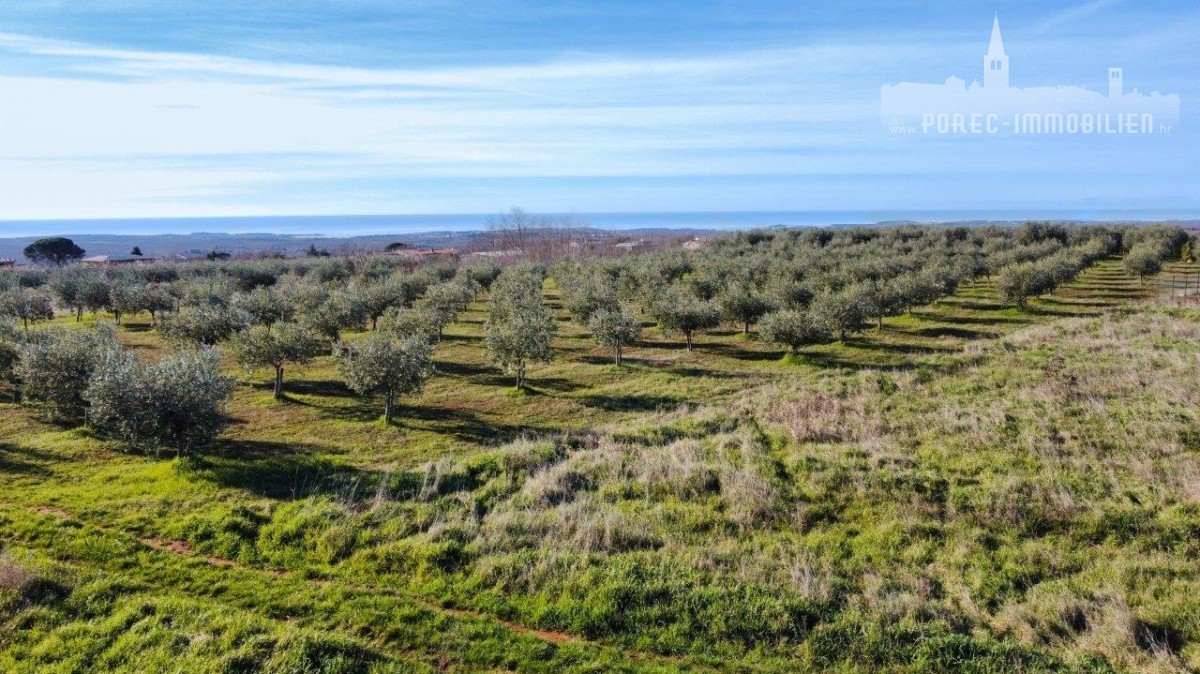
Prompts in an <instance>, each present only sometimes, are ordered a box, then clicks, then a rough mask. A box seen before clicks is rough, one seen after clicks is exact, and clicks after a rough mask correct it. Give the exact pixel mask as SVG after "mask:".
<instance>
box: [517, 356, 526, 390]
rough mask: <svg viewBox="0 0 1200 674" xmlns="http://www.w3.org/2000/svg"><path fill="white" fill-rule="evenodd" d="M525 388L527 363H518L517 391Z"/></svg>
mask: <svg viewBox="0 0 1200 674" xmlns="http://www.w3.org/2000/svg"><path fill="white" fill-rule="evenodd" d="M523 388H525V363H524V362H520V363H517V389H518V390H520V389H523Z"/></svg>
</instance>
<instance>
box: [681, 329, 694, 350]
mask: <svg viewBox="0 0 1200 674" xmlns="http://www.w3.org/2000/svg"><path fill="white" fill-rule="evenodd" d="M683 339H684V341H685V342H687V350H688V351H691V350H692V333H691V332H690V331H689V332H685V333H683Z"/></svg>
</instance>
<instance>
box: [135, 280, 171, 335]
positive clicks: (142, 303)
mask: <svg viewBox="0 0 1200 674" xmlns="http://www.w3.org/2000/svg"><path fill="white" fill-rule="evenodd" d="M138 308H139V310H141V311H145V312H146V313H148V314H150V323H151V325H154V326H157V325H158V319H159V318H160V317H161V316H162V315H163V314H164V313H166V312H169V311H174V310H175V298H174V297H172V296H171V293H169V292H167V289H166V288H164V287H163V286H162V285H161V284H158V283H154V284H150V285H147V286H144V287H143V290H142V294H141V296H140V297H139V298H138Z"/></svg>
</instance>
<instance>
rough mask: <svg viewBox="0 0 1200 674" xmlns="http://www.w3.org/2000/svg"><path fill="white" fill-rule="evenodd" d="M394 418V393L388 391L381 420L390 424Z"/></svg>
mask: <svg viewBox="0 0 1200 674" xmlns="http://www.w3.org/2000/svg"><path fill="white" fill-rule="evenodd" d="M395 418H396V394H394V393H388V394H387V402H386V404H385V407H384V410H383V422H384V423H385V424H387V425H389V426H391V425H392V420H393V419H395Z"/></svg>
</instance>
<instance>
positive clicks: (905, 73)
mask: <svg viewBox="0 0 1200 674" xmlns="http://www.w3.org/2000/svg"><path fill="white" fill-rule="evenodd" d="M996 13H999V16H1000V21H1001V25H1002V28H1003V30H1004V38H1005V44H1006V47H1007V50H1008V53H1009V56H1010V58H1011V62H1012V65H1011V70H1012V83H1013V85H1015V86H1053V85H1059V84H1069V85H1081V86H1086V87H1089V88H1092V89H1095V90H1103V89H1104V88H1105V86H1106V81H1105V73H1106V69H1107V68H1108V67H1109V66H1122V67H1124V69H1125V73H1126V75H1125V76H1126V81H1127V85H1126V86H1127V87H1128V88H1134V87H1136V88H1138V89H1139V90H1141V91H1144V92H1149V91H1160V92H1163V93H1174V94H1178V95H1179V96H1180V98H1181V100H1182V110H1183V112H1182V118H1181V120H1180V124H1179V126H1178V128H1177V129H1175V130H1174V131H1173V132H1172V133H1171V134H1170V135H1161V136H1141V137H1128V136H1126V137H1095V136H1092V137H1069V138H1062V137H1036V138H1013V137H970V138H945V137H898V136H896V135H893V134H889V133H888V130H887V129H886V128H885V127H883V125H882V123H881V121H880V115H879V87H880V85H883V84H892V83H896V82H899V81H902V80H911V81H922V82H941V81H943V80H944V79H945V78H946V77H948V76H951V75H953V76H958V77H961V78H963V79H964V80H966V81H967V82H970V81H971V80H973V79H976V78H980V77H981V76H982V72H981V71H982V60H981V59H982V55H983V53H984V51H985V50H986V48H987V42H988V36H989V33H990V29H991V23H992V19H993V16H994V15H995V14H996ZM1197 35H1200V7H1198V6H1197V5H1196V4H1195V3H1194V0H1193V1H1190V2H1183V1H1179V2H1152V1H1141V2H1138V1H1134V0H1090V1H1084V2H1079V1H1075V2H1046V1H1033V0H1020V1H999V0H993V2H990V3H977V2H955V3H937V5H936V6H930V4H929V3H925V2H908V1H905V0H892V1H889V2H845V3H801V2H773V1H771V0H759V1H756V2H626V1H608V2H584V1H572V2H526V3H521V4H520V6H517V3H512V2H493V1H491V0H472V1H468V2H458V1H455V0H399V1H396V0H390V1H382V0H381V1H376V0H347V1H343V2H336V3H335V2H314V1H311V0H292V1H290V2H254V3H249V2H245V1H244V0H243V1H241V2H232V1H229V0H206V1H205V2H202V3H199V2H191V1H188V2H183V1H172V0H109V1H100V0H97V1H93V2H83V1H71V0H5V2H4V3H3V4H2V5H0V220H5V219H41V218H105V217H170V216H227V215H288V214H296V215H300V214H345V213H363V214H367V213H447V212H449V213H468V212H496V211H500V210H504V209H506V208H507V207H508V206H510V205H513V204H520V205H523V206H525V207H527V208H529V209H532V210H540V211H557V212H567V211H574V212H603V211H680V210H682V211H707V210H740V211H745V210H845V209H855V210H862V209H880V210H895V209H914V210H915V209H921V210H928V209H939V208H946V209H964V208H973V209H984V210H986V209H1006V210H1012V209H1022V208H1029V209H1061V210H1079V211H1080V212H1086V211H1091V210H1096V209H1132V210H1135V211H1136V210H1147V209H1155V210H1164V209H1165V210H1171V209H1179V210H1180V211H1181V212H1182V211H1185V210H1195V209H1197V208H1200V190H1198V189H1197V186H1198V185H1200V135H1198V132H1200V128H1198V127H1200V124H1197V123H1196V120H1195V117H1194V115H1192V114H1190V112H1191V105H1192V104H1193V102H1195V101H1200V78H1197V77H1196V67H1197V65H1198V64H1200V40H1197V39H1196V36H1197ZM0 227H2V226H0Z"/></svg>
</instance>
